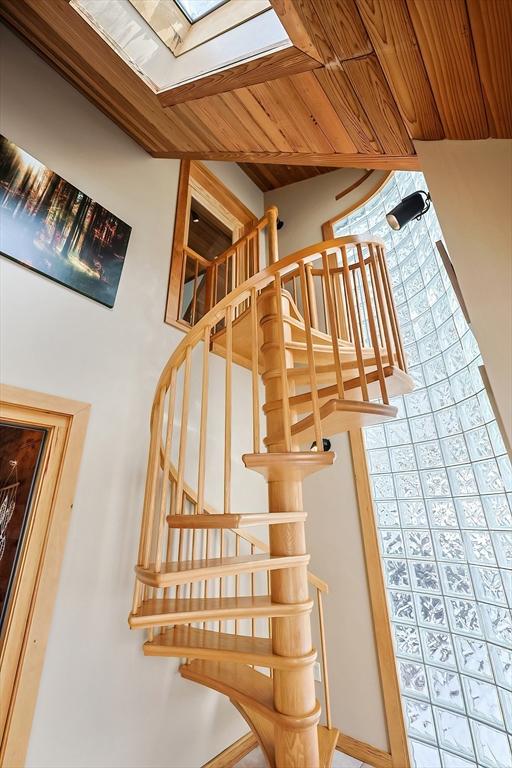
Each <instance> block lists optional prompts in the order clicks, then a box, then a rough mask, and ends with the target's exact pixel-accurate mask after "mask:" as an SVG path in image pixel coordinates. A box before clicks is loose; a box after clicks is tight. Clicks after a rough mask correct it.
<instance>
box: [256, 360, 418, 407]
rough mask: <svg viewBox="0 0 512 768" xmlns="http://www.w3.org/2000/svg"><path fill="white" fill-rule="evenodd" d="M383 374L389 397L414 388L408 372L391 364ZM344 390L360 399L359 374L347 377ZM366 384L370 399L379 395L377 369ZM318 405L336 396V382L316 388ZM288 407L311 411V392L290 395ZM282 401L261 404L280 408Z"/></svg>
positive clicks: (369, 376)
mask: <svg viewBox="0 0 512 768" xmlns="http://www.w3.org/2000/svg"><path fill="white" fill-rule="evenodd" d="M383 370H384V376H385V378H386V390H387V393H388V396H389V397H397V396H398V395H407V394H408V393H409V392H412V391H413V389H414V380H413V379H412V377H411V376H409V374H407V373H405V372H404V371H402V370H401V368H396V367H395V366H392V365H387V366H385V367H384V369H383ZM343 386H344V390H345V392H350V396H351V399H352V400H353V399H357V400H359V399H362V392H361V381H360V378H359V376H356V377H355V378H353V379H348V380H346V381H344V382H343ZM367 386H368V397H369V399H370V400H373V399H374V398H377V397H380V394H381V392H380V382H379V374H378V372H377V371H371V372H370V373H368V374H367ZM317 392H318V402H319V405H320V406H322V405H324V404H325V403H326V402H327V401H328V400H331V399H332V398H336V397H337V395H338V387H337V385H336V384H332V385H330V386H328V387H321V388H320V389H318V390H317ZM289 402H290V409H291V410H293V411H294V412H295V413H305V412H309V411H311V408H312V404H311V402H312V401H311V392H310V391H308V392H302V393H300V394H298V395H293V396H292V397H290V401H289ZM281 408H282V401H281V400H272V401H271V402H269V403H265V404H264V406H263V412H264V413H268V412H269V411H274V410H281Z"/></svg>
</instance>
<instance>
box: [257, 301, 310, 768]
mask: <svg viewBox="0 0 512 768" xmlns="http://www.w3.org/2000/svg"><path fill="white" fill-rule="evenodd" d="M278 300H280V301H281V307H282V317H283V324H284V329H283V330H284V339H285V345H286V342H287V341H290V340H291V339H292V328H291V324H290V323H289V322H288V319H289V318H290V303H289V300H288V298H287V297H286V295H281V296H280V297H277V295H276V293H275V291H274V290H273V289H271V290H269V291H268V293H267V294H265V292H263V293H262V297H261V300H260V324H261V328H262V334H263V345H262V350H261V352H262V361H263V369H264V372H265V373H266V374H270V375H268V376H265V374H264V383H265V399H266V402H267V403H268V402H271V401H275V400H281V402H282V398H283V394H284V393H283V391H282V384H281V381H282V380H281V377H280V375H279V373H280V371H281V365H282V355H281V350H280V345H279V328H278V325H277V323H278V315H277V301H278ZM284 357H285V364H286V367H287V368H292V367H293V353H292V352H291V351H290V350H288V349H286V346H285V355H284ZM282 418H283V416H282V409H277V410H273V411H269V412H267V415H266V421H267V436H268V438H269V442H268V443H267V448H268V452H269V454H273V457H272V459H271V457H270V455H269V457H268V459H269V461H270V462H271V464H272V465H271V466H270V465H269V468H268V471H267V482H268V501H269V512H270V513H272V514H280V513H282V512H299V511H302V509H303V503H302V471H301V467H300V465H301V463H302V462H301V460H302V461H303V457H304V454H301V453H294V452H291V453H281V451H282V450H283V443H282ZM273 436H275V437H276V440H275V442H272V441H273ZM294 457H297V458H296V460H295V458H294ZM269 528H270V532H269V545H270V554H271V555H281V556H285V555H289V556H291V555H303V554H306V537H305V528H304V523H303V522H297V523H286V524H280V525H271V526H270V527H269ZM270 593H271V597H272V600H273V601H275V602H278V603H285V604H297V603H304V602H307V601H308V600H309V589H308V576H307V568H306V566H298V567H296V568H287V569H282V570H275V571H272V572H271V574H270ZM272 648H273V651H274V653H276V654H278V655H281V656H287V657H294V658H299V657H303V656H305V655H307V654H309V653H310V652H311V649H312V641H311V618H310V612H301V613H297V614H296V615H295V616H287V617H279V618H273V619H272ZM273 686H274V706H275V708H276V710H277V711H279V712H281V713H282V714H285V715H289V716H291V717H292V718H294V719H295V720H296V721H297V725H301V723H300V721H301V720H302V721H303V723H302V725H303V726H305V727H299V728H294V729H289V730H288V729H283V728H281V727H279V726H276V728H275V755H276V766H277V768H290V766H292V765H293V766H294V768H315V767H316V766H318V765H319V752H318V731H317V724H318V719H319V716H320V712H319V709H318V708H317V702H316V694H315V681H314V674H313V664H312V662H311V661H310V662H309V663H306V664H300V663H299V664H297V666H296V667H294V668H288V669H280V670H278V669H275V670H274V676H273ZM313 713H315V714H313Z"/></svg>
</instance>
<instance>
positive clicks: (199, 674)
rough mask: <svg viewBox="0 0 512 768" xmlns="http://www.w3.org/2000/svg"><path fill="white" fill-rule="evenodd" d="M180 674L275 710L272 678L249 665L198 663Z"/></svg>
mask: <svg viewBox="0 0 512 768" xmlns="http://www.w3.org/2000/svg"><path fill="white" fill-rule="evenodd" d="M180 672H181V674H182V676H183V677H186V678H187V679H188V680H194V682H197V683H202V684H203V685H206V686H208V688H213V689H214V690H217V691H219V692H220V693H225V694H226V695H228V696H230V698H231V697H235V698H236V699H237V700H238V699H239V697H240V696H244V697H246V698H248V699H250V700H251V703H252V705H254V704H256V705H259V707H260V708H261V707H262V708H265V709H268V710H271V711H273V710H274V696H273V688H272V678H271V677H267V676H266V675H263V674H261V672H257V671H256V670H255V669H252V668H251V667H249V666H247V665H243V666H240V665H238V664H230V663H229V662H225V661H202V660H196V661H192V662H190V664H183V665H182V666H181V667H180ZM237 694H238V695H237Z"/></svg>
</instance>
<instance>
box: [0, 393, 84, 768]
mask: <svg viewBox="0 0 512 768" xmlns="http://www.w3.org/2000/svg"><path fill="white" fill-rule="evenodd" d="M89 411H90V405H88V404H87V403H81V402H77V401H75V400H67V399H65V398H62V397H56V396H54V395H47V394H42V393H39V392H32V391H30V390H28V389H20V388H19V387H12V386H9V385H3V384H0V418H2V419H3V420H6V421H9V422H11V423H15V424H16V423H17V424H20V425H24V426H35V427H39V428H44V429H46V430H47V436H46V440H45V445H44V449H43V454H42V457H41V462H40V465H39V468H38V473H37V478H36V483H35V486H34V491H33V495H32V501H31V511H30V516H29V520H28V524H27V527H26V530H25V533H24V535H23V544H22V549H21V553H20V557H19V559H18V564H17V566H16V575H15V579H14V582H13V586H12V589H11V594H10V598H9V604H8V608H7V612H6V616H5V621H4V625H3V627H2V635H1V637H0V670H1V675H0V718H1V719H0V732H1V742H0V766H6V767H7V766H9V768H15V767H16V768H17V767H18V766H22V765H24V762H25V755H26V751H27V747H28V742H29V737H30V731H31V726H32V718H33V714H34V709H35V705H36V700H37V693H38V688H39V680H40V677H41V672H42V669H43V662H44V655H45V650H46V643H47V640H48V633H49V630H50V624H51V618H52V613H53V606H54V602H55V597H56V593H57V586H58V582H59V574H60V568H61V563H62V557H63V554H64V545H65V542H66V534H67V529H68V523H69V519H70V515H71V510H72V508H73V497H74V493H75V487H76V482H77V477H78V471H79V467H80V460H81V456H82V449H83V444H84V440H85V435H86V430H87V423H88V419H89Z"/></svg>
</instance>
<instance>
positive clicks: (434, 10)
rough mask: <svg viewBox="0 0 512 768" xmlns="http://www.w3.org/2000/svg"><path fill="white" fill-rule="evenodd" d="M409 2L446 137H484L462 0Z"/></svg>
mask: <svg viewBox="0 0 512 768" xmlns="http://www.w3.org/2000/svg"><path fill="white" fill-rule="evenodd" d="M484 5H485V7H486V6H487V3H485V4H484ZM407 6H408V8H409V13H410V15H411V19H412V23H413V26H414V31H415V33H416V37H417V38H418V42H419V46H420V51H421V55H422V57H423V61H424V63H425V67H426V70H427V73H428V77H429V80H430V84H431V87H432V90H433V92H434V97H435V100H436V104H437V108H438V111H439V114H440V117H441V121H442V123H443V127H444V131H445V135H446V138H448V139H485V138H487V137H488V136H489V129H488V126H487V117H486V114H485V106H484V100H483V97H482V88H481V84H480V78H479V73H478V67H477V62H476V57H475V52H474V49H473V41H472V38H471V31H470V25H469V18H468V14H467V9H466V3H465V0H443V2H442V3H440V2H432V0H407ZM509 45H510V42H509Z"/></svg>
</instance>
